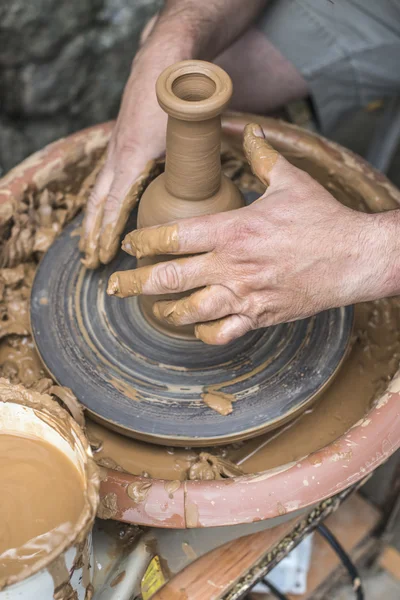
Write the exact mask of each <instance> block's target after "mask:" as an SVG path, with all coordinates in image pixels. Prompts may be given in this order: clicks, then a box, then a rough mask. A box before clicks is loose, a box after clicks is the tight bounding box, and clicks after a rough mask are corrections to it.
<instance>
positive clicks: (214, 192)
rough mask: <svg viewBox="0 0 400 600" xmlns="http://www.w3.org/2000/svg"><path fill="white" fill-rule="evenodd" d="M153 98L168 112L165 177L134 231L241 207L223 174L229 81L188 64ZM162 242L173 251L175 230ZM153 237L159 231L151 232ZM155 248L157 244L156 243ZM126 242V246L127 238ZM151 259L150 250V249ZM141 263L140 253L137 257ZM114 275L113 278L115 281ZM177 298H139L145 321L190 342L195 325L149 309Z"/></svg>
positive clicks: (166, 78)
mask: <svg viewBox="0 0 400 600" xmlns="http://www.w3.org/2000/svg"><path fill="white" fill-rule="evenodd" d="M156 91H157V98H158V102H159V104H160V106H161V107H162V108H163V110H164V111H165V112H167V113H168V125H167V150H166V162H165V173H163V174H162V175H160V176H159V177H157V179H155V180H154V181H153V182H152V183H151V184H150V185H149V186H148V188H147V189H146V190H145V192H144V194H143V196H142V199H141V202H140V205H139V212H138V228H143V227H152V226H155V225H163V224H164V223H168V222H173V221H176V220H178V219H182V218H187V217H199V216H202V215H208V214H214V213H218V212H224V211H227V210H233V209H236V208H240V207H241V206H243V205H244V201H243V198H242V195H241V193H240V192H239V190H238V188H237V187H236V185H235V184H234V183H232V181H231V180H230V179H228V178H227V177H226V176H225V175H223V174H222V172H221V117H220V115H221V112H222V110H223V109H224V108H225V107H226V105H227V104H228V102H229V100H230V97H231V95H232V83H231V80H230V78H229V76H228V75H227V74H226V73H225V72H224V71H223V70H222V69H220V68H219V67H217V66H216V65H213V64H210V63H207V62H203V61H194V60H188V61H183V62H180V63H177V64H175V65H172V66H171V67H169V68H168V69H166V70H165V71H164V72H163V73H162V74H161V75H160V77H159V79H158V81H157V87H156ZM169 232H170V235H167V236H166V239H165V244H164V245H165V252H174V251H175V250H176V241H177V230H176V226H175V228H174V227H171V229H170V230H169ZM154 235H155V236H156V237H157V229H155V230H154ZM156 242H157V245H159V242H160V240H158V239H157V240H156ZM125 243H129V236H128V237H127V239H126V241H125ZM148 250H149V252H146V254H151V248H149V249H148ZM137 258H139V259H140V258H141V252H138V253H137ZM170 259H171V257H170V256H166V255H162V256H157V257H156V258H149V257H146V258H142V259H140V260H138V266H140V267H142V266H146V265H151V264H154V263H156V262H161V261H165V260H170ZM117 276H118V275H117V274H116V277H117ZM177 297H178V295H172V296H171V295H165V296H157V297H151V296H143V297H142V298H141V306H142V310H143V312H144V314H145V315H146V317H147V319H148V320H150V321H151V322H152V324H153V325H156V327H158V328H159V329H161V330H162V331H164V332H165V333H169V334H170V335H183V336H184V337H190V338H193V337H194V328H193V326H185V327H176V326H174V325H173V324H168V323H166V322H165V321H160V320H158V319H157V318H156V317H155V315H154V314H153V310H152V309H153V304H154V302H155V301H156V300H160V299H162V298H165V299H171V298H173V299H176V298H177Z"/></svg>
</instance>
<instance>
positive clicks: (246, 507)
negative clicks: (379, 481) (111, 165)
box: [0, 113, 400, 528]
mask: <svg viewBox="0 0 400 600" xmlns="http://www.w3.org/2000/svg"><path fill="white" fill-rule="evenodd" d="M250 121H252V122H254V121H256V122H258V123H259V124H260V125H261V126H262V127H263V129H264V133H265V135H266V138H267V140H268V141H269V142H270V143H271V144H272V145H277V146H279V148H280V149H281V150H282V151H287V152H288V153H289V152H290V154H292V155H296V156H303V157H305V158H307V159H309V160H313V161H314V162H315V163H316V164H319V165H321V166H323V167H324V169H325V170H327V171H330V172H332V173H336V174H337V178H338V179H339V180H340V181H342V182H344V183H345V185H346V188H347V190H348V192H349V193H351V191H352V190H354V192H355V193H356V195H357V196H359V195H360V194H361V195H362V197H363V199H364V201H365V203H366V205H367V206H368V207H369V209H370V210H371V211H373V212H378V211H382V210H391V209H394V208H398V207H399V206H400V192H399V191H398V190H397V188H396V187H395V186H394V185H393V184H391V183H390V182H389V180H388V179H387V178H386V177H385V176H384V175H382V174H381V173H379V172H378V171H376V170H375V169H373V168H372V167H371V166H370V165H369V164H368V163H366V162H365V161H364V160H363V159H361V158H360V157H359V156H357V155H355V154H353V153H352V152H350V151H349V150H346V149H345V148H342V147H341V146H339V145H338V144H335V143H333V142H331V141H329V140H326V139H324V138H322V137H321V136H319V135H317V134H314V133H311V132H309V131H306V130H303V129H301V128H299V127H296V126H294V125H289V124H287V123H283V122H281V121H277V120H275V119H271V118H266V117H255V116H254V115H245V114H239V113H236V114H235V113H229V114H227V115H226V116H225V117H224V118H223V121H222V130H223V133H224V134H225V136H228V138H229V139H230V140H232V142H233V143H234V144H236V145H237V146H238V145H240V143H241V142H240V140H241V136H242V133H243V129H244V127H245V125H246V124H247V123H248V122H250ZM112 125H113V124H112V123H106V124H102V125H97V126H95V127H91V128H89V129H86V130H83V131H80V132H79V133H76V134H74V135H71V136H69V137H67V138H65V139H62V140H60V141H58V142H55V143H53V144H50V145H49V146H47V147H46V148H44V149H43V150H41V151H39V152H37V153H35V154H33V155H32V156H31V157H29V158H27V159H26V160H25V161H23V162H22V163H21V164H20V165H18V166H17V167H15V168H14V169H13V170H12V171H11V172H10V173H9V174H8V175H6V176H5V177H4V178H3V179H1V180H0V214H1V204H2V203H3V202H6V201H12V199H15V200H17V201H18V200H19V199H20V198H22V195H23V193H24V190H25V189H26V187H27V185H29V184H31V183H33V184H35V185H36V186H37V187H38V188H39V189H41V188H43V187H44V186H45V185H46V184H47V183H48V182H49V181H51V180H54V179H58V178H60V176H62V175H63V171H64V167H65V166H66V165H68V164H70V163H72V162H75V161H77V160H79V159H81V158H83V157H84V156H87V155H90V154H91V153H93V152H94V151H95V150H99V149H100V148H103V147H104V146H105V144H106V143H107V141H108V140H109V137H110V133H111V129H112ZM399 446H400V371H399V372H397V373H396V375H395V376H394V378H393V380H392V381H391V383H390V384H389V386H388V388H387V390H386V391H385V392H384V393H383V394H382V396H381V397H380V398H379V399H378V400H377V401H376V403H375V405H374V407H373V408H372V409H371V410H370V411H369V413H368V414H366V415H365V417H364V418H363V419H361V420H360V421H359V422H357V423H356V424H355V425H353V426H352V427H351V428H350V429H349V430H348V431H347V432H346V433H345V434H344V435H342V436H341V437H339V438H338V439H337V440H336V441H334V442H332V443H331V444H329V445H328V446H326V447H324V448H322V449H321V450H318V451H317V452H314V453H312V454H310V455H309V456H306V457H304V458H302V459H300V460H298V461H296V462H295V463H291V464H286V465H282V466H281V467H279V468H276V469H272V470H269V471H265V472H262V473H256V474H252V475H243V476H241V477H236V478H234V479H226V480H218V481H185V482H181V483H179V482H174V483H176V485H175V486H174V491H173V493H171V486H170V484H171V482H166V481H163V480H159V479H153V480H151V483H152V485H151V487H150V488H149V489H148V491H147V495H146V497H145V499H144V500H143V502H140V503H136V502H134V501H133V500H132V499H131V498H130V497H129V496H128V494H127V488H128V487H129V485H132V484H138V485H140V484H141V483H144V484H147V485H146V487H147V488H148V483H149V479H143V478H141V477H137V476H134V475H129V474H126V473H120V472H118V471H113V470H109V471H108V473H107V477H105V478H104V480H103V481H102V483H101V489H100V496H101V498H104V497H105V496H106V495H107V494H115V497H116V500H117V505H118V510H117V512H116V514H115V516H114V518H116V519H119V520H124V521H127V522H133V523H137V524H140V525H148V526H153V527H171V528H185V527H217V526H222V525H235V524H239V523H252V522H254V521H258V520H264V519H270V518H275V517H279V516H282V515H285V514H290V513H291V512H293V511H296V510H302V509H306V508H307V507H310V506H312V505H314V504H316V503H318V502H320V501H322V500H323V499H325V498H329V497H330V496H332V495H334V494H337V493H339V492H340V491H342V490H344V489H346V488H347V487H349V486H350V485H353V484H355V483H356V482H357V481H359V480H361V479H363V478H364V477H365V476H366V475H367V474H368V473H370V472H372V471H373V470H374V469H376V468H377V467H378V466H379V465H380V464H382V463H383V462H384V461H385V460H386V459H387V458H388V457H389V456H390V455H391V454H393V452H395V450H397V448H398V447H399Z"/></svg>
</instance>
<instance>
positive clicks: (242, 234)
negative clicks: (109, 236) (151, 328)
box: [108, 125, 399, 344]
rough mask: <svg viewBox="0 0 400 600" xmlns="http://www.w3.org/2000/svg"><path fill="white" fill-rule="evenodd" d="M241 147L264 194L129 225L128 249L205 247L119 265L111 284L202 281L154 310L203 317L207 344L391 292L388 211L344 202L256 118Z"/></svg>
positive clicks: (129, 290) (162, 287)
mask: <svg viewBox="0 0 400 600" xmlns="http://www.w3.org/2000/svg"><path fill="white" fill-rule="evenodd" d="M244 149H245V153H246V156H247V158H248V160H249V162H250V165H251V167H252V169H253V171H254V173H255V174H256V175H257V176H258V178H259V179H260V180H261V181H262V182H264V183H265V184H266V185H267V186H268V188H267V191H266V192H265V193H264V195H263V196H261V198H259V200H258V201H256V202H255V203H254V204H252V205H251V206H248V207H245V208H241V209H238V210H235V211H231V212H226V213H220V214H217V215H211V216H207V217H201V218H194V219H186V220H182V221H179V222H177V223H176V224H168V225H166V226H161V227H156V228H147V229H142V230H139V231H136V232H133V233H130V234H128V236H127V237H126V238H125V240H124V243H123V248H124V249H125V251H127V252H129V253H131V254H136V256H138V257H142V256H153V255H157V254H185V255H187V254H197V253H201V254H199V255H198V256H193V257H190V258H186V257H185V258H181V259H174V260H171V261H170V262H163V263H158V264H156V265H153V266H146V267H142V268H139V269H136V270H135V271H128V272H127V271H125V272H119V273H114V274H113V275H112V276H111V278H110V281H109V289H108V292H109V293H111V294H115V295H117V296H120V297H126V296H132V295H136V294H146V295H147V294H150V295H156V294H164V293H171V292H183V291H186V290H192V289H196V288H202V289H200V290H198V291H195V292H194V293H193V294H192V295H191V296H187V297H185V298H183V299H178V300H175V301H159V302H157V303H156V304H155V305H154V312H155V314H156V316H157V317H158V318H160V319H164V320H166V321H168V322H169V323H173V324H175V325H184V324H189V323H197V325H196V335H197V337H198V338H200V339H202V340H203V341H204V342H206V343H209V344H224V343H227V342H230V341H231V340H233V339H235V338H237V337H239V336H241V335H243V334H245V333H246V332H248V331H249V330H252V329H256V328H259V327H266V326H269V325H274V324H277V323H280V322H286V321H294V320H296V319H301V318H304V317H308V316H310V315H312V314H315V313H317V312H320V311H322V310H324V309H328V308H331V307H336V306H342V305H346V304H351V303H354V302H358V301H362V300H371V299H375V298H377V297H379V296H381V297H382V296H384V295H389V293H393V292H390V290H389V288H388V284H387V282H388V281H389V280H390V274H389V273H388V272H389V271H390V264H391V261H390V260H389V259H388V254H387V248H388V247H389V249H390V245H389V246H388V235H389V234H388V227H387V226H386V225H384V224H383V222H382V219H385V218H386V215H387V214H388V213H385V214H381V215H370V214H365V213H360V212H356V211H353V210H351V209H349V208H347V207H345V206H343V205H342V204H340V203H339V202H337V201H336V200H335V198H334V197H333V196H332V195H331V194H330V193H329V192H327V191H326V190H325V189H324V188H322V187H321V185H319V184H318V183H317V182H316V181H314V180H313V179H312V178H311V177H310V176H309V175H308V174H307V173H305V172H303V171H301V170H300V169H297V168H296V167H294V166H292V165H291V164H290V163H288V162H287V161H286V160H285V158H283V157H282V156H280V155H279V154H278V153H277V152H275V151H274V150H273V149H272V148H271V146H270V145H269V144H268V143H267V142H266V141H265V139H264V135H263V133H262V130H261V129H260V127H259V126H257V125H248V126H247V127H246V130H245V136H244ZM394 212H395V213H398V212H399V211H394ZM397 220H398V219H397ZM391 235H392V234H391ZM396 244H397V246H398V242H396ZM397 246H396V247H397ZM372 257H374V258H373V259H372Z"/></svg>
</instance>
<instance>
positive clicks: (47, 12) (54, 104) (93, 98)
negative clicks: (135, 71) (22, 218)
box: [0, 0, 162, 175]
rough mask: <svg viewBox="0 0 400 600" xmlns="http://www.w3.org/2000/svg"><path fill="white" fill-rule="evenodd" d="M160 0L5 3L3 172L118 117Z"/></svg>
mask: <svg viewBox="0 0 400 600" xmlns="http://www.w3.org/2000/svg"><path fill="white" fill-rule="evenodd" d="M161 4H162V2H161V0H135V1H134V2H133V1H132V0H68V2H60V0H29V2H26V0H2V1H1V2H0V89H1V90H2V93H1V102H0V175H1V174H4V172H6V171H7V170H8V169H10V168H11V167H12V166H14V165H15V164H17V163H18V162H20V161H21V160H22V159H23V158H25V157H26V156H28V155H29V154H30V153H32V152H33V151H35V150H38V149H40V148H42V147H43V146H44V145H46V144H48V143H49V142H51V141H53V140H55V139H58V138H60V137H63V136H65V135H68V134H69V133H72V132H73V131H76V130H78V129H81V128H83V127H86V126H88V125H92V124H94V123H98V122H102V121H107V120H109V119H112V118H115V117H116V115H117V112H118V107H119V104H120V100H121V94H122V91H123V88H124V85H125V82H126V80H127V78H128V76H129V72H130V68H131V63H132V59H133V56H134V54H135V52H136V50H137V47H138V44H139V37H140V33H141V31H142V29H143V27H144V25H145V24H146V22H147V21H148V20H149V19H150V18H151V16H152V15H153V14H154V13H155V12H156V11H157V10H158V9H159V8H160V6H161ZM1 170H2V171H1Z"/></svg>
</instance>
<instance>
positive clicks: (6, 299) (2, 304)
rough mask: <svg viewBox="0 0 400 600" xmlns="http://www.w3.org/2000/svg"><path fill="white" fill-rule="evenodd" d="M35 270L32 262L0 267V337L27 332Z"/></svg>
mask: <svg viewBox="0 0 400 600" xmlns="http://www.w3.org/2000/svg"><path fill="white" fill-rule="evenodd" d="M35 270H36V266H35V265H34V264H33V263H29V264H25V265H22V264H21V265H18V266H17V267H14V268H12V269H0V338H3V337H5V336H7V335H11V334H13V333H14V334H16V335H28V334H29V332H30V325H29V297H30V291H31V287H32V282H33V277H34V275H35Z"/></svg>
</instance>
